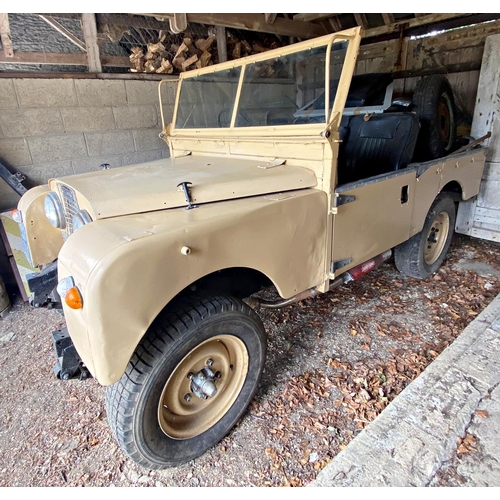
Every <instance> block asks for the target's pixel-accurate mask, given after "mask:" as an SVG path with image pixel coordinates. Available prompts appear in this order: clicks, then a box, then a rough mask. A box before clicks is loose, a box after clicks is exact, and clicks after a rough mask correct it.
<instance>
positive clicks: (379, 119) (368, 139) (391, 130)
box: [338, 113, 420, 184]
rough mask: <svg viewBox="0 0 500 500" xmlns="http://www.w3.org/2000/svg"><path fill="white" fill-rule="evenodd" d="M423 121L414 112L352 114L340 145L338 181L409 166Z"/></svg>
mask: <svg viewBox="0 0 500 500" xmlns="http://www.w3.org/2000/svg"><path fill="white" fill-rule="evenodd" d="M419 128H420V123H419V120H418V118H417V115H415V114H414V113H381V114H375V115H372V116H371V117H370V119H368V120H366V119H365V117H364V116H362V115H356V116H353V117H351V118H350V120H349V125H348V129H349V131H348V134H346V139H344V143H343V144H342V147H341V149H340V155H339V167H338V175H339V184H346V183H348V182H354V181H357V180H360V179H366V178H368V177H373V176H375V175H380V174H384V173H387V172H394V171H396V170H400V169H402V168H405V167H407V166H408V164H409V163H410V161H411V158H412V156H413V151H414V149H415V144H416V143H417V136H418V131H419Z"/></svg>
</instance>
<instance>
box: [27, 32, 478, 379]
mask: <svg viewBox="0 0 500 500" xmlns="http://www.w3.org/2000/svg"><path fill="white" fill-rule="evenodd" d="M360 40H361V33H360V30H359V28H354V29H351V30H347V31H343V32H339V33H336V34H334V35H328V36H326V37H322V38H318V39H315V40H311V41H306V42H301V43H299V44H295V45H292V46H289V47H286V48H282V49H278V50H276V51H269V52H266V53H262V54H260V55H258V56H251V57H248V58H243V59H239V60H235V61H230V62H227V63H223V64H220V65H217V66H211V67H207V68H203V69H200V70H196V71H193V72H189V73H183V74H181V75H180V82H179V86H178V93H177V100H176V107H175V111H174V121H173V123H172V124H164V129H163V132H162V136H163V137H164V139H165V140H166V141H167V143H168V145H169V147H170V152H171V158H169V159H163V160H158V161H153V162H149V163H145V164H141V165H135V166H130V167H124V168H120V169H111V170H104V171H99V172H95V173H89V174H82V175H76V176H70V177H65V178H61V179H52V180H51V181H50V182H49V186H48V187H39V188H36V189H34V190H32V191H30V192H29V193H28V194H27V195H25V196H24V197H23V198H22V200H21V202H20V204H19V210H20V212H21V214H22V220H23V224H24V227H25V230H26V239H27V243H28V247H29V251H30V254H31V259H32V261H33V263H34V264H36V265H44V264H48V263H50V262H52V261H54V260H55V259H58V273H59V279H63V278H65V277H68V276H71V277H73V279H74V282H75V284H76V286H77V287H78V288H79V290H80V292H81V294H82V298H83V307H82V308H81V309H77V310H75V309H71V308H69V307H68V306H66V305H65V304H64V302H63V306H64V314H65V318H66V321H67V325H68V330H69V333H70V335H71V338H72V340H73V342H74V345H75V347H76V349H77V351H78V353H79V355H80V356H81V358H82V360H83V361H84V363H85V365H86V366H87V367H88V369H89V370H90V372H91V373H92V374H93V376H94V377H95V378H96V379H97V380H98V381H99V382H100V383H101V384H103V385H109V384H113V383H115V382H117V381H118V380H119V379H120V377H121V376H122V375H123V373H124V371H125V368H126V366H127V363H128V362H129V360H130V358H131V356H132V354H133V353H134V350H135V349H136V346H137V345H138V343H139V342H140V340H141V338H142V337H143V336H144V334H145V332H146V331H147V329H148V327H149V326H150V325H151V323H152V321H153V320H154V319H155V318H156V317H157V315H158V314H159V313H160V311H161V310H162V309H163V308H164V307H165V306H166V305H167V304H168V303H169V302H170V301H171V300H172V299H173V298H174V297H176V296H177V295H178V294H179V293H181V292H182V291H183V290H185V289H187V288H188V287H190V286H192V285H193V284H196V283H197V282H199V280H200V279H202V278H205V277H207V276H210V275H214V273H217V272H219V271H223V270H228V269H239V270H242V269H245V270H253V271H254V272H256V273H258V275H262V276H264V277H266V278H267V279H268V280H270V282H272V284H273V285H274V286H275V287H276V289H277V291H278V292H279V294H280V296H281V297H283V298H285V299H286V298H290V297H293V296H296V295H297V294H300V293H302V292H304V291H306V290H314V291H315V292H318V293H321V292H326V291H328V289H329V286H330V283H331V282H332V280H334V279H335V278H336V277H337V276H338V275H339V274H341V273H343V272H345V271H348V270H349V269H351V268H353V267H355V266H357V265H358V264H360V263H363V262H365V261H367V260H368V259H371V258H372V257H374V256H377V255H379V254H381V253H383V252H385V251H386V250H388V249H391V248H393V247H395V246H397V245H399V244H401V243H402V242H405V241H406V240H408V239H409V238H410V237H412V236H413V235H415V234H417V233H419V232H420V231H421V230H422V228H423V226H424V222H425V219H426V215H427V213H428V211H429V209H430V207H431V205H432V203H433V201H434V199H435V198H436V196H437V195H438V193H440V192H441V191H442V190H443V189H445V188H446V187H447V186H452V187H453V192H454V193H455V195H456V196H457V201H458V198H460V199H462V200H466V199H469V198H471V197H473V196H475V195H476V194H477V193H478V189H479V183H480V179H481V173H482V170H483V165H484V153H483V152H482V150H480V149H476V150H472V151H470V152H465V153H461V154H457V155H450V156H447V157H445V158H441V159H439V160H435V161H431V162H426V163H420V164H414V165H412V164H411V165H409V166H408V167H407V168H404V169H402V170H398V171H396V172H388V173H386V174H383V175H376V176H374V177H369V178H366V179H363V180H362V181H358V182H351V183H346V184H343V185H339V183H338V177H337V163H338V157H339V148H340V145H341V138H340V133H339V128H340V123H341V119H342V116H343V112H344V108H345V104H346V99H347V95H348V90H349V86H350V82H351V79H352V77H353V74H354V69H355V64H356V56H357V53H358V50H359V44H360ZM338 43H343V45H342V47H345V50H344V52H343V57H344V60H343V64H341V65H340V66H341V72H339V73H338V74H336V78H338V86H337V90H336V93H335V95H334V96H333V95H332V96H330V85H328V84H325V85H323V87H322V88H321V90H322V91H323V92H324V94H325V97H324V102H325V106H324V120H323V121H322V122H321V123H310V122H309V123H295V124H272V123H271V124H267V125H266V122H265V121H264V123H262V122H259V123H260V124H259V125H258V126H252V127H250V126H237V124H238V121H239V120H241V118H240V117H239V115H238V108H237V106H236V105H235V106H234V107H233V109H232V111H231V109H230V110H229V111H228V112H227V113H226V115H227V116H224V120H223V121H224V123H226V126H215V127H210V126H208V127H202V128H188V127H183V126H179V124H180V121H179V116H180V114H182V113H184V114H183V115H182V116H183V117H184V118H185V119H186V122H188V121H189V120H190V119H191V117H190V115H189V112H187V111H183V110H182V109H180V107H182V103H183V100H182V92H183V86H184V85H186V82H188V83H189V82H190V80H191V79H196V78H198V77H204V76H207V75H213V74H214V72H216V71H223V70H228V71H229V72H231V71H233V72H235V71H237V72H239V74H240V75H241V76H240V77H239V80H237V82H236V83H235V94H236V95H235V99H234V100H235V102H238V101H239V100H241V99H242V93H243V92H244V91H245V89H244V85H243V80H244V78H243V74H244V73H245V68H246V67H247V66H249V65H251V64H260V63H265V61H268V60H269V59H270V58H273V60H277V59H279V58H286V57H287V56H290V55H293V54H295V53H297V52H299V51H304V50H313V49H316V48H318V47H319V48H321V47H324V50H325V54H326V57H325V61H326V64H325V69H324V72H325V73H324V75H325V76H324V77H322V78H323V82H325V81H326V82H328V81H329V80H330V78H331V77H333V76H332V75H333V73H334V71H337V70H336V69H335V70H334V66H335V64H333V63H331V61H334V57H333V55H334V54H333V51H332V47H333V46H334V45H335V44H338ZM335 67H336V66H335ZM160 85H161V84H160ZM206 97H207V99H209V98H210V99H212V98H213V99H214V100H217V99H218V98H217V96H215V97H214V96H212V97H209V96H206ZM223 98H224V97H221V98H220V99H223ZM301 104H302V105H305V104H306V102H305V101H303V102H302V103H299V106H296V107H300V105H301ZM198 111H199V110H198V109H197V108H195V107H193V109H192V110H191V111H190V112H191V113H197V112H198ZM200 112H201V111H200ZM220 119H221V115H219V122H220ZM182 182H189V183H191V184H190V186H189V188H190V194H191V197H192V200H191V202H192V204H193V205H196V208H193V209H192V210H186V205H187V202H186V199H185V194H184V192H183V191H182V189H181V188H179V187H178V185H179V184H180V183H182ZM65 188H69V192H70V193H72V196H73V198H71V199H70V201H69V202H67V199H66V202H67V203H66V205H65V210H72V209H73V208H72V206H71V204H72V203H73V204H74V203H76V204H77V205H78V209H84V210H86V211H87V212H88V214H89V215H90V218H91V219H92V221H91V222H90V223H88V224H86V225H84V226H83V227H81V228H79V229H78V231H75V232H71V230H70V229H68V228H66V230H61V229H56V228H54V227H52V226H51V225H50V224H49V223H48V222H47V219H46V218H45V216H44V199H45V196H46V195H47V193H48V192H49V190H50V191H52V192H55V193H57V194H58V195H59V196H61V197H63V192H62V191H64V189H65ZM340 200H342V202H339V201H340ZM346 200H347V202H346ZM215 275H216V274H215Z"/></svg>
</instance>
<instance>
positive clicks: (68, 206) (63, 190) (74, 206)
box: [58, 184, 80, 239]
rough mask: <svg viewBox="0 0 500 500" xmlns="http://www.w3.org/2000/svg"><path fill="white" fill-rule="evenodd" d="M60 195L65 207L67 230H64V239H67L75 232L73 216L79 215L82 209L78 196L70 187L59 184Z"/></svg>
mask: <svg viewBox="0 0 500 500" xmlns="http://www.w3.org/2000/svg"><path fill="white" fill-rule="evenodd" d="M58 187H59V193H60V194H61V200H62V203H63V207H64V218H65V220H66V228H65V229H64V230H63V237H64V239H66V238H67V237H68V236H69V235H70V234H71V233H72V232H73V216H74V215H76V214H77V213H78V211H79V210H80V207H79V206H78V201H76V194H75V192H74V191H73V189H71V188H70V187H69V186H66V185H64V184H58Z"/></svg>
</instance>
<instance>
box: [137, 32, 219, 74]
mask: <svg viewBox="0 0 500 500" xmlns="http://www.w3.org/2000/svg"><path fill="white" fill-rule="evenodd" d="M214 41H215V37H214V36H209V37H208V38H199V39H198V40H196V41H194V42H193V39H192V38H184V39H183V41H182V43H181V45H180V46H179V45H176V44H174V43H171V44H168V43H166V35H163V36H162V37H161V38H160V40H159V41H158V42H157V43H148V45H147V47H148V49H147V51H146V53H144V50H143V49H142V47H133V48H132V53H131V54H130V62H131V63H132V66H133V67H132V69H131V70H130V71H132V72H133V73H163V74H167V75H171V74H172V73H182V72H183V71H187V70H191V69H197V68H204V67H205V66H210V65H211V64H213V60H212V52H211V47H212V44H213V42H214Z"/></svg>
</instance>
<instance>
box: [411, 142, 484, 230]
mask: <svg viewBox="0 0 500 500" xmlns="http://www.w3.org/2000/svg"><path fill="white" fill-rule="evenodd" d="M484 161H485V154H484V150H483V149H478V150H474V151H470V152H466V153H461V154H457V155H451V156H448V157H446V158H442V159H440V160H435V161H433V162H427V163H424V164H422V165H420V166H419V167H417V184H416V195H415V203H414V207H413V216H412V220H411V231H410V236H413V235H414V234H417V233H418V232H419V231H421V230H422V228H423V227H424V222H425V217H426V215H427V212H428V211H429V208H430V207H431V205H432V202H433V201H434V198H435V197H436V196H437V195H438V193H440V192H441V191H442V189H443V188H444V187H445V186H446V185H447V184H449V183H450V182H456V183H458V184H459V186H460V188H461V191H462V200H468V199H470V198H472V197H473V196H476V195H477V194H478V193H479V184H480V183H481V175H482V172H483V168H484Z"/></svg>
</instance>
